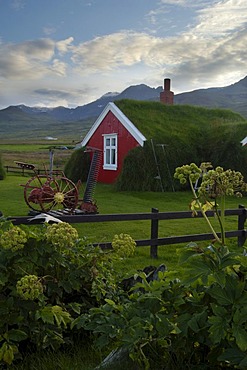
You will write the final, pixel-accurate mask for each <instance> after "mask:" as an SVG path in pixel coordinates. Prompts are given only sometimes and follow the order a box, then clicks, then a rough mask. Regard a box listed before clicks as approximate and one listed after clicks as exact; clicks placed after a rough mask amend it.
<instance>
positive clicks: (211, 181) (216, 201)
mask: <svg viewBox="0 0 247 370" xmlns="http://www.w3.org/2000/svg"><path fill="white" fill-rule="evenodd" d="M174 177H175V178H176V179H178V180H179V181H180V183H181V184H186V183H189V185H190V188H191V191H192V194H193V199H192V201H191V203H190V209H191V210H192V214H193V216H195V215H197V210H200V211H201V213H202V216H203V217H204V219H205V220H206V222H207V224H208V226H209V228H210V230H211V232H212V233H213V235H214V238H215V240H216V241H217V242H219V243H220V244H221V245H222V246H224V245H225V200H226V196H232V195H236V196H239V197H241V196H242V193H243V192H245V191H247V184H246V183H245V181H244V177H243V175H242V174H241V173H240V172H239V171H234V170H231V169H228V170H224V169H223V168H222V167H220V166H218V167H216V168H215V169H214V168H213V167H212V165H211V163H210V162H204V163H202V164H201V166H200V167H198V166H197V165H196V164H195V163H191V164H190V165H184V166H182V167H178V168H176V171H175V174H174ZM199 178H201V184H200V186H198V187H197V188H196V187H195V184H196V183H197V181H198V180H199ZM209 210H213V211H214V212H215V214H216V217H217V219H218V221H219V225H220V230H221V238H220V237H219V236H218V235H217V233H216V231H215V228H214V227H213V225H212V223H211V222H210V220H209V218H208V217H207V214H206V212H207V211H209Z"/></svg>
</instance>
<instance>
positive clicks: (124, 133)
mask: <svg viewBox="0 0 247 370" xmlns="http://www.w3.org/2000/svg"><path fill="white" fill-rule="evenodd" d="M145 141H146V138H145V136H144V135H143V134H142V133H141V132H140V131H139V130H138V129H137V128H136V127H135V125H134V124H133V123H132V122H131V121H130V120H129V119H128V118H127V117H126V116H125V115H124V114H123V112H122V111H121V110H120V109H119V108H118V107H117V106H116V105H115V104H114V103H108V105H107V106H106V107H105V109H104V110H103V112H102V113H101V114H100V116H99V117H98V119H97V120H96V121H95V123H94V124H93V126H92V127H91V129H90V130H89V132H88V133H87V135H86V136H85V138H84V139H83V141H82V142H81V146H86V147H93V148H97V149H100V150H102V153H103V156H102V165H101V166H100V170H99V174H98V181H99V182H103V183H108V184H111V183H113V182H114V181H115V180H116V178H117V177H118V175H119V174H120V172H121V170H122V165H123V160H124V157H125V156H126V154H127V153H128V151H129V150H130V149H133V148H135V147H136V146H140V145H141V146H143V145H144V142H145Z"/></svg>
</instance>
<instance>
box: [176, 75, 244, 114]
mask: <svg viewBox="0 0 247 370" xmlns="http://www.w3.org/2000/svg"><path fill="white" fill-rule="evenodd" d="M174 102H175V104H189V105H200V106H204V107H210V108H216V107H217V108H228V109H231V110H233V111H235V112H238V113H240V114H241V115H242V116H243V117H246V118H247V104H246V102H247V76H246V77H245V78H243V79H242V80H240V81H239V82H236V83H234V84H232V85H230V86H226V87H220V88H209V89H199V90H194V91H191V92H187V93H182V94H177V95H175V97H174Z"/></svg>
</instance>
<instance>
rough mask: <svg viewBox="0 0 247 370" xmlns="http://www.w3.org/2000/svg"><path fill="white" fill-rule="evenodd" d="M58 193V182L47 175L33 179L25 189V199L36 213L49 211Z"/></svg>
mask: <svg viewBox="0 0 247 370" xmlns="http://www.w3.org/2000/svg"><path fill="white" fill-rule="evenodd" d="M57 191H58V184H57V182H56V181H55V180H54V179H52V178H50V177H47V176H46V175H37V176H34V177H32V178H31V179H30V180H28V182H27V183H26V185H25V187H24V199H25V202H26V203H27V205H28V206H29V207H30V208H31V209H33V210H34V211H49V210H50V209H51V208H52V205H53V203H54V195H55V194H56V193H57Z"/></svg>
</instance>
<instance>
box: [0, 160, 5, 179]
mask: <svg viewBox="0 0 247 370" xmlns="http://www.w3.org/2000/svg"><path fill="white" fill-rule="evenodd" d="M5 177H6V171H5V169H4V167H3V163H2V157H1V155H0V180H4V179H5Z"/></svg>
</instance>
